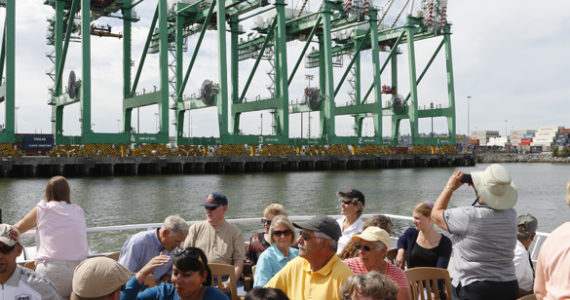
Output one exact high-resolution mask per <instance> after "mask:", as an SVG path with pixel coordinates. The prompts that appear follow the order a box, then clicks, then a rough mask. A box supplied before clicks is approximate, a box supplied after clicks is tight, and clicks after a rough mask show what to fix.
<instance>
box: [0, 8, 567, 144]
mask: <svg viewBox="0 0 570 300" xmlns="http://www.w3.org/2000/svg"><path fill="white" fill-rule="evenodd" d="M292 1H293V2H291V0H290V2H289V3H290V6H293V7H299V6H300V4H299V3H298V2H297V0H292ZM16 2H17V3H16V36H17V37H16V53H17V54H16V107H17V111H16V131H17V132H18V133H51V127H52V123H51V121H50V119H51V107H50V106H49V105H47V102H48V100H49V97H50V96H49V92H48V88H49V87H50V86H51V85H52V84H53V83H52V82H51V79H49V77H48V76H47V75H46V72H47V71H48V70H50V69H51V68H53V66H52V64H51V62H50V61H49V60H48V58H47V57H46V53H49V52H50V51H52V50H51V48H50V47H49V46H47V45H46V38H45V37H46V34H47V24H48V23H47V19H48V18H50V17H52V16H53V15H54V11H53V9H52V8H51V7H49V6H46V5H43V4H42V3H43V1H38V0H18V1H16ZM404 2H405V1H403V0H395V3H394V5H393V9H392V11H390V13H389V16H388V17H387V20H393V18H394V15H395V14H397V13H398V12H399V9H400V8H401V7H402V6H403V3H404ZM415 2H416V4H415V7H416V8H417V7H418V6H419V4H418V1H417V0H416V1H415ZM319 3H320V2H319ZM319 3H316V2H309V5H308V7H309V8H310V9H311V10H315V9H316V8H318V6H319V5H320V4H319ZM385 4H386V1H378V0H376V1H375V2H374V5H375V6H377V7H382V6H384V5H385ZM155 6H156V0H145V1H143V3H142V4H141V5H139V6H138V7H137V8H136V10H137V13H138V14H139V16H140V17H141V21H140V22H138V23H136V24H135V25H134V28H133V45H134V46H133V48H134V50H133V60H135V64H134V65H135V66H137V65H138V60H139V58H140V53H141V50H140V49H141V48H142V45H143V43H144V40H145V37H146V34H147V30H148V24H149V23H150V18H151V16H152V12H153V11H152V8H154V7H155ZM447 12H448V21H449V22H450V23H451V24H452V33H453V34H452V36H451V46H452V59H453V73H454V84H455V89H454V90H455V105H456V116H457V121H456V128H457V134H465V133H466V132H467V128H468V126H469V128H470V130H471V131H474V130H498V131H499V132H500V133H501V135H502V134H503V133H504V132H505V131H507V132H510V131H511V130H521V129H536V128H538V127H540V126H564V127H570V118H569V117H568V116H569V115H570V76H569V75H568V70H570V57H569V54H568V53H570V36H569V35H568V32H570V1H566V0H552V1H544V2H541V3H540V5H538V4H537V2H530V1H514V0H503V1H491V0H477V1H475V0H464V1H449V4H448V10H447ZM0 18H1V19H4V18H5V11H4V10H1V11H0ZM266 18H267V17H266ZM251 22H254V20H252V21H251ZM251 22H250V23H247V22H246V23H245V24H244V27H246V29H247V28H250V27H251V26H252V23H251ZM94 23H95V24H97V25H100V26H106V25H107V24H109V25H111V26H112V27H113V32H121V31H122V28H121V27H122V24H121V23H120V22H119V21H118V20H117V19H111V18H102V19H98V20H96V21H95V22H94ZM400 23H401V21H400ZM247 26H249V27H247ZM243 38H245V35H244V36H243ZM439 41H440V40H439V39H438V40H437V41H436V40H435V39H433V41H427V42H420V43H418V44H417V46H416V59H417V73H418V74H419V73H420V72H421V70H422V69H423V66H424V65H425V62H426V61H427V60H428V59H429V58H430V57H431V54H432V53H433V51H434V49H435V46H436V45H437V43H439ZM91 43H92V60H93V70H92V80H93V82H92V90H93V94H92V107H93V110H92V126H93V130H94V131H95V132H118V131H119V129H120V128H122V120H121V119H122V99H121V93H122V92H121V90H122V84H123V83H122V71H121V70H122V66H121V64H122V48H121V47H122V41H121V40H119V39H115V38H100V37H96V36H92V37H91ZM195 43H196V37H191V38H189V40H188V45H189V48H190V49H192V45H194V44H195ZM302 46H303V43H301V42H292V43H288V47H287V51H288V65H289V71H290V70H291V68H292V65H293V64H294V63H295V61H296V58H297V57H298V53H299V49H300V48H301V47H302ZM79 50H80V48H79V44H77V43H73V44H72V45H71V47H70V50H69V58H68V61H67V63H66V67H65V75H64V81H63V82H64V86H65V85H66V84H67V74H68V73H69V71H70V70H75V72H76V73H80V55H79ZM402 50H403V53H404V55H406V50H405V46H404V47H403V48H402ZM190 55H191V51H189V52H187V53H186V54H185V58H184V59H185V64H187V63H188V61H189V57H190ZM216 56H217V44H216V35H215V32H214V31H209V32H208V34H207V36H206V39H205V41H204V46H203V47H202V50H201V51H200V53H199V56H198V57H199V59H198V61H197V66H196V70H198V71H196V72H193V74H192V75H191V77H190V80H189V84H188V87H187V88H186V90H185V92H184V94H185V95H187V96H190V95H192V94H193V93H198V91H199V88H200V86H201V84H202V82H203V81H204V80H205V79H211V80H213V81H215V82H217V81H218V80H217V77H218V75H217V61H216ZM384 57H385V54H380V59H381V61H382V59H383V58H384ZM157 58H158V57H157V56H156V55H154V56H149V57H148V58H147V62H146V64H145V69H144V70H143V72H144V73H143V76H142V78H141V82H140V84H139V87H140V88H139V92H141V91H142V89H143V88H144V89H145V91H151V90H153V89H154V86H158V85H159V84H158V82H159V81H158V76H157V74H158V60H157ZM367 59H368V60H370V54H369V53H368V54H367V55H364V56H363V74H372V71H371V69H370V63H368V62H367ZM348 60H349V58H348V57H344V61H345V66H346V63H347V62H348ZM252 64H253V60H248V61H244V62H240V86H243V85H244V83H245V80H246V78H247V74H248V68H251V65H252ZM406 68H407V65H406V59H405V57H404V56H402V58H400V59H399V69H400V70H401V71H402V72H400V73H401V74H399V79H398V80H399V83H400V86H399V90H400V92H401V94H403V95H404V96H405V95H406V94H407V91H406V88H407V79H406V78H407V77H406V76H407V73H406V72H405V70H406ZM269 69H270V65H269V64H268V63H267V62H266V61H263V62H262V63H261V64H260V67H259V71H258V72H257V73H256V75H255V77H254V80H253V84H252V86H251V88H250V91H249V92H248V94H247V98H248V99H254V98H256V97H261V98H264V97H268V96H269V92H268V91H267V88H266V85H267V84H268V82H267V78H268V77H267V75H266V74H265V73H266V72H267V71H269ZM342 71H343V69H341V68H339V69H336V71H335V82H338V79H339V78H340V76H341V74H342ZM366 72H369V73H366ZM134 73H135V68H133V74H134ZM385 73H386V74H388V73H387V72H385ZM311 74H317V69H304V68H300V70H299V71H298V73H297V76H296V77H295V79H294V80H293V82H292V84H291V88H290V101H291V102H293V103H294V102H298V101H300V100H299V99H301V97H302V91H303V89H304V88H305V87H306V86H307V84H312V85H313V86H314V85H315V83H316V82H317V81H316V80H313V81H312V82H310V83H308V82H307V80H306V79H305V76H304V75H311ZM316 77H317V76H315V79H316ZM363 77H364V78H363V81H364V82H365V86H368V85H367V84H369V82H371V76H370V77H368V76H365V75H364V76H363ZM386 78H388V77H387V76H384V75H383V77H382V80H383V82H385V81H384V80H387V79H386ZM445 83H446V75H445V69H444V60H443V58H442V56H441V55H440V56H439V57H438V58H437V59H436V61H435V63H434V66H433V67H432V69H430V71H429V72H428V74H427V76H426V78H425V79H424V81H423V82H422V83H421V85H420V87H419V88H418V94H419V97H420V101H419V105H420V107H422V106H423V105H429V104H430V103H431V102H433V103H435V104H436V105H443V106H447V97H446V95H447V89H446V85H445ZM347 93H348V85H347V84H345V85H343V88H342V89H341V92H340V93H339V95H340V96H338V97H337V100H336V104H337V105H345V104H346V103H347V102H349V98H348V94H347ZM468 97H470V100H468ZM386 100H389V99H387V98H386V99H384V98H383V101H386ZM468 106H469V109H468ZM155 112H156V107H154V106H151V107H145V108H141V109H140V112H139V122H138V123H137V121H136V120H137V115H136V114H135V115H134V116H133V119H134V121H133V122H134V124H133V127H135V128H137V127H138V128H139V131H140V132H149V133H151V132H156V128H157V118H156V115H155ZM468 112H469V113H468ZM259 115H260V113H259V112H254V113H249V114H244V117H243V121H242V127H243V132H245V133H252V134H258V133H260V131H261V130H263V132H264V134H267V133H268V132H270V131H271V121H270V115H269V113H268V112H263V115H264V118H263V120H261V118H260V116H259ZM79 118H80V116H79V105H78V104H75V105H70V106H67V107H66V108H65V119H64V134H66V135H67V134H74V135H75V134H79V129H78V128H79ZM191 118H192V121H191V126H192V128H191V129H188V128H185V133H184V135H188V134H190V133H191V134H192V136H216V135H217V115H216V109H215V108H209V109H203V110H198V111H193V112H192V113H191ZM311 120H312V121H311V122H313V123H312V129H311V130H313V132H312V133H311V135H312V136H316V132H317V131H318V124H316V123H318V121H317V120H318V115H317V113H311ZM3 122H4V103H1V104H0V123H3ZM172 122H173V118H172V117H171V119H170V123H172ZM303 122H304V124H305V125H304V127H303V133H302V134H303V136H305V137H306V135H307V131H308V128H307V123H308V122H309V115H308V114H304V116H303ZM336 122H337V133H338V134H339V135H349V134H351V133H352V126H353V123H352V120H351V119H350V118H346V117H339V118H337V121H336ZM290 123H291V133H290V135H291V136H299V135H300V134H301V127H300V124H301V119H300V116H299V115H295V116H292V117H291V119H290ZM433 123H434V125H433V130H434V131H435V132H445V131H447V125H446V122H445V120H444V119H442V118H437V119H435V120H434V122H433ZM468 123H469V124H468ZM137 124H140V125H137ZM390 126H391V125H390V122H389V120H388V119H387V118H385V119H384V121H383V132H384V134H385V135H386V134H388V133H389V132H390ZM420 126H421V128H420V132H429V131H431V130H432V129H431V124H430V120H429V119H425V120H422V121H420ZM364 128H365V131H366V132H367V134H371V131H372V128H373V127H372V124H371V121H370V120H367V121H365V125H364ZM406 131H407V132H409V125H407V124H406V123H404V124H402V133H406ZM170 135H171V136H172V135H174V130H173V127H172V126H171V129H170Z"/></svg>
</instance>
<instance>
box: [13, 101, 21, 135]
mask: <svg viewBox="0 0 570 300" xmlns="http://www.w3.org/2000/svg"><path fill="white" fill-rule="evenodd" d="M18 109H20V107H19V106H16V107H14V133H17V132H18Z"/></svg>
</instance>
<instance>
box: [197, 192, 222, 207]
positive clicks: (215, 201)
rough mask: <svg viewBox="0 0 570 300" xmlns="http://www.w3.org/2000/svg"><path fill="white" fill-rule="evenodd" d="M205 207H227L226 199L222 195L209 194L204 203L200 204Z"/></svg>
mask: <svg viewBox="0 0 570 300" xmlns="http://www.w3.org/2000/svg"><path fill="white" fill-rule="evenodd" d="M201 205H202V206H205V207H218V206H220V205H228V198H226V196H224V194H220V193H211V194H209V195H208V197H207V198H206V202H204V203H202V204H201Z"/></svg>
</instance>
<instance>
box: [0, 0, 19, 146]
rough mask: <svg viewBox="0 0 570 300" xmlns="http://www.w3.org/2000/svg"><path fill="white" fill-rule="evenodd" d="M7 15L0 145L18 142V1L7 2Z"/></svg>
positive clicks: (3, 41)
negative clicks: (16, 111)
mask: <svg viewBox="0 0 570 300" xmlns="http://www.w3.org/2000/svg"><path fill="white" fill-rule="evenodd" d="M5 10H6V12H5V13H6V15H5V18H6V19H5V21H4V34H3V38H2V53H4V54H5V56H4V57H3V58H4V59H5V60H4V61H3V62H2V66H1V67H2V68H6V73H5V74H4V76H5V77H6V79H5V80H6V81H5V82H3V84H2V82H0V84H2V90H3V92H2V93H3V96H4V103H5V111H4V121H5V124H4V126H5V127H4V130H2V131H1V132H0V143H14V142H15V141H16V137H15V133H16V123H15V116H16V115H15V109H16V63H15V62H16V0H6V8H5ZM0 79H2V77H0Z"/></svg>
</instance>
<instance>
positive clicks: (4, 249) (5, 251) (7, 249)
mask: <svg viewBox="0 0 570 300" xmlns="http://www.w3.org/2000/svg"><path fill="white" fill-rule="evenodd" d="M14 248H16V245H14V246H12V247H10V246H6V245H4V246H2V247H0V252H2V253H3V254H8V253H10V252H12V250H14Z"/></svg>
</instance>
